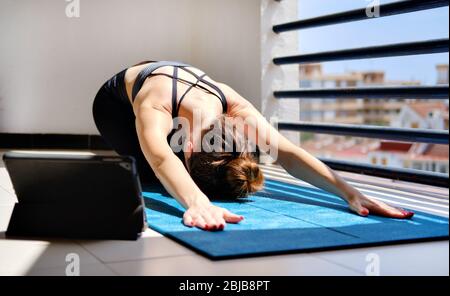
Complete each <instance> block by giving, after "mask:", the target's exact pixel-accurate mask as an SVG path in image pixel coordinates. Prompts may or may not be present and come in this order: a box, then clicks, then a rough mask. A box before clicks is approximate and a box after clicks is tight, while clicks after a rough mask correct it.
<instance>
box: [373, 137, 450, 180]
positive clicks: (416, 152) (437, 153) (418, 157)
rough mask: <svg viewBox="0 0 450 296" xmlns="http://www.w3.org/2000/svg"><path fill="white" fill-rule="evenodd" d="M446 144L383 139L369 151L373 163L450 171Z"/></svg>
mask: <svg viewBox="0 0 450 296" xmlns="http://www.w3.org/2000/svg"><path fill="white" fill-rule="evenodd" d="M448 157H449V150H448V146H446V145H438V144H427V143H403V142H392V141H381V142H380V143H379V145H378V147H377V148H376V149H373V150H371V151H370V152H369V153H368V159H369V160H370V163H371V164H373V165H382V166H389V167H401V168H408V169H416V170H425V171H431V172H437V173H445V174H448V173H449V162H448Z"/></svg>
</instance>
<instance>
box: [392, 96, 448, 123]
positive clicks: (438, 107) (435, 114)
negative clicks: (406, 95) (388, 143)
mask: <svg viewBox="0 0 450 296" xmlns="http://www.w3.org/2000/svg"><path fill="white" fill-rule="evenodd" d="M448 111H449V109H448V105H447V104H446V103H445V102H443V101H420V102H411V103H409V104H404V105H403V106H402V108H401V111H400V113H399V114H398V116H397V117H396V118H394V119H393V120H392V122H391V126H393V127H401V128H421V129H441V130H442V129H447V130H448Z"/></svg>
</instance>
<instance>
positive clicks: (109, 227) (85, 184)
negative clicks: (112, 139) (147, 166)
mask: <svg viewBox="0 0 450 296" xmlns="http://www.w3.org/2000/svg"><path fill="white" fill-rule="evenodd" d="M3 160H4V163H5V165H6V168H7V170H8V173H9V175H10V177H11V181H12V183H13V186H14V190H15V192H16V195H17V199H18V203H17V204H16V205H15V207H14V210H13V213H12V216H11V220H10V223H9V226H8V230H7V232H6V235H7V236H15V237H17V236H19V237H30V236H32V237H60V238H78V239H121V240H122V239H123V240H135V239H137V238H138V237H139V236H140V233H141V232H142V231H143V229H144V228H145V226H146V221H145V207H144V204H143V198H142V192H141V186H140V183H139V178H138V175H137V171H136V167H135V163H134V159H133V158H132V157H119V156H117V157H116V156H113V157H110V156H90V155H89V156H84V155H76V156H75V155H70V156H62V155H48V154H46V155H44V154H29V153H15V152H8V153H6V154H5V155H4V156H3Z"/></svg>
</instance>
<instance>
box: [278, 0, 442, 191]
mask: <svg viewBox="0 0 450 296" xmlns="http://www.w3.org/2000/svg"><path fill="white" fill-rule="evenodd" d="M446 6H449V1H448V0H447V1H443V0H409V1H399V2H394V3H389V4H385V5H381V6H380V16H379V17H388V16H394V15H401V14H405V13H412V12H417V11H423V10H428V9H433V8H438V7H446ZM371 19H373V18H369V17H368V16H367V13H366V8H362V9H356V10H351V11H346V12H341V13H336V14H330V15H324V16H320V17H316V18H311V19H305V20H297V21H294V22H289V23H285V24H278V25H275V26H273V31H274V32H276V33H282V32H287V31H293V30H302V29H307V28H313V27H321V26H329V25H336V24H341V23H348V22H355V21H362V20H371ZM448 51H449V40H448V39H437V40H426V41H416V42H409V43H399V44H386V45H381V46H371V47H363V48H352V49H344V50H339V51H328V52H318V53H311V54H300V55H293V56H283V57H276V58H274V59H273V62H274V64H275V65H279V66H281V65H287V64H307V63H317V62H329V61H342V60H355V59H371V58H381V57H399V56H412V55H421V54H434V53H443V52H448ZM274 96H275V98H278V99H355V98H364V99H448V97H449V92H448V85H445V86H433V87H424V86H402V87H352V88H336V89H329V88H327V89H297V90H278V91H275V92H274ZM278 129H279V130H288V131H298V132H313V133H322V134H332V135H341V136H355V137H364V138H377V139H384V140H395V141H406V142H421V143H433V144H444V145H448V144H449V139H448V137H449V133H448V131H440V130H439V131H437V130H423V129H406V128H391V127H378V126H364V125H362V126H361V125H349V124H347V125H344V124H325V123H307V122H287V121H279V122H278ZM322 160H323V161H324V162H325V163H326V164H327V165H329V166H330V167H332V168H333V169H338V170H343V171H350V172H356V173H360V174H367V175H373V176H379V177H386V178H392V179H397V180H404V181H412V182H416V183H421V184H429V185H434V186H441V187H448V182H449V176H448V175H447V174H441V173H430V172H424V171H419V170H411V169H399V168H389V167H382V166H375V165H369V164H358V163H354V162H348V161H337V160H331V159H322Z"/></svg>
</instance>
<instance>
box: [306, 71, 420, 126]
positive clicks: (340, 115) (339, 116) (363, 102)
mask: <svg viewBox="0 0 450 296" xmlns="http://www.w3.org/2000/svg"><path fill="white" fill-rule="evenodd" d="M299 71H300V87H302V88H343V87H369V86H381V85H402V86H404V85H420V82H419V81H387V80H386V79H385V73H384V72H383V71H366V72H355V71H353V72H348V73H344V74H339V75H328V74H324V73H323V71H322V65H321V64H309V65H300V67H299ZM405 101H407V100H404V99H390V100H388V103H386V100H385V99H382V100H378V99H365V98H354V99H345V100H336V99H314V100H307V99H306V100H302V101H301V103H300V119H301V120H303V121H313V122H334V123H346V124H373V125H385V126H388V125H390V123H391V121H392V120H393V118H395V117H396V116H397V115H398V114H399V112H400V110H401V108H402V106H403V105H404V104H405Z"/></svg>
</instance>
